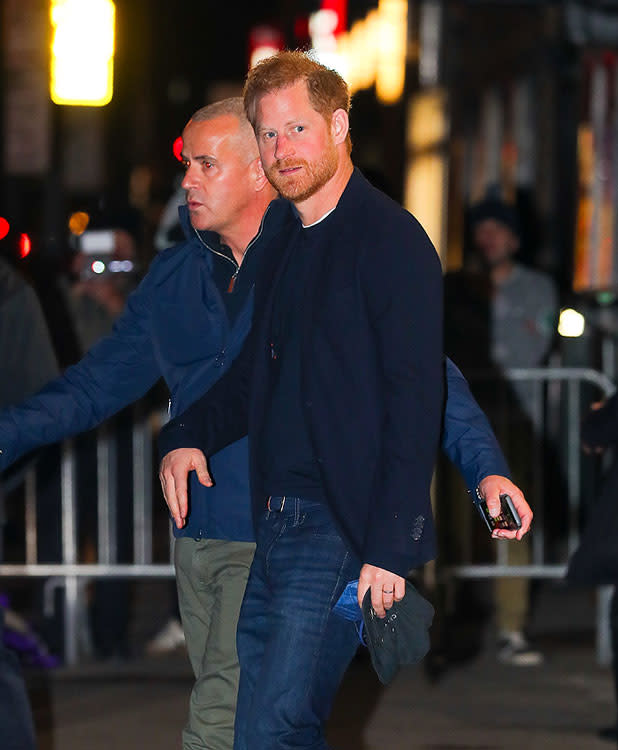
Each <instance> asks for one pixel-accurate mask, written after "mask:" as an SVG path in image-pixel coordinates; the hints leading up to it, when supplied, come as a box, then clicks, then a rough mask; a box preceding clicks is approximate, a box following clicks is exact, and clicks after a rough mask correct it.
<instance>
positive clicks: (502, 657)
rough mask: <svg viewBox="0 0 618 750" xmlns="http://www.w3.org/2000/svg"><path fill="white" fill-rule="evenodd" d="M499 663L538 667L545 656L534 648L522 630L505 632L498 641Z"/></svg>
mask: <svg viewBox="0 0 618 750" xmlns="http://www.w3.org/2000/svg"><path fill="white" fill-rule="evenodd" d="M498 661H501V662H502V663H503V664H512V665H513V666H515V667H537V666H538V665H539V664H542V663H543V654H542V653H541V652H540V651H537V650H536V649H534V648H532V647H531V646H530V644H529V643H528V641H527V640H526V637H525V636H524V634H523V633H522V632H521V631H520V630H511V631H503V632H502V633H500V638H499V639H498Z"/></svg>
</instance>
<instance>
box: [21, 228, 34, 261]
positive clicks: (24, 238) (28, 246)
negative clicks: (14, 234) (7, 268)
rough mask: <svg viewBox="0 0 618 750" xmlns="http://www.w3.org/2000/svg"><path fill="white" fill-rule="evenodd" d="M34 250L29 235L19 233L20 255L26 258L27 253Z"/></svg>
mask: <svg viewBox="0 0 618 750" xmlns="http://www.w3.org/2000/svg"><path fill="white" fill-rule="evenodd" d="M31 250H32V241H31V240H30V237H29V235H27V234H25V233H24V234H20V235H19V257H20V258H25V257H26V256H27V255H30V251H31Z"/></svg>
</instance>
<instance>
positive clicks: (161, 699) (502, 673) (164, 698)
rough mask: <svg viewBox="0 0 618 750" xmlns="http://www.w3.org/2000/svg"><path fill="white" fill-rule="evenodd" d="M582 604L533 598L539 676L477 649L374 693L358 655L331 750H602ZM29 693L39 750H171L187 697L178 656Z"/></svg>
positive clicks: (40, 677) (606, 680)
mask: <svg viewBox="0 0 618 750" xmlns="http://www.w3.org/2000/svg"><path fill="white" fill-rule="evenodd" d="M589 603H590V596H589V595H581V594H568V595H564V593H563V592H556V591H550V592H549V593H545V594H544V596H543V598H542V601H541V602H539V606H538V608H537V611H538V617H537V619H536V621H535V624H534V625H535V631H536V639H537V643H538V644H539V645H541V647H542V649H543V651H544V652H545V656H546V662H545V664H544V665H543V666H540V667H533V668H522V667H508V666H505V665H502V664H499V663H498V662H497V661H496V660H495V658H494V655H493V653H492V652H491V650H490V649H486V650H485V651H484V652H483V653H482V654H481V655H480V656H479V657H477V658H476V659H474V660H471V661H468V662H466V663H461V664H458V665H454V666H451V667H450V668H449V669H447V670H446V672H445V673H444V674H443V675H442V676H441V678H440V679H439V680H437V681H431V680H430V679H429V678H428V676H427V674H426V672H425V670H424V668H423V667H422V666H418V667H411V668H408V669H405V670H403V671H402V672H401V673H400V674H399V675H398V677H397V678H396V679H395V681H394V682H393V683H392V684H391V685H390V686H388V687H387V688H384V687H382V686H381V685H380V683H379V682H378V680H377V678H376V677H375V675H374V673H373V670H372V669H371V665H370V662H369V659H368V657H367V656H366V652H365V655H364V656H363V655H361V656H359V658H357V659H356V660H355V661H354V662H353V664H352V666H351V668H350V671H349V673H348V675H347V677H346V680H345V682H344V685H343V687H342V690H341V692H340V694H339V697H338V700H337V703H336V706H335V709H334V712H333V716H332V720H331V722H330V724H329V738H330V742H331V744H332V746H333V748H334V750H384V748H388V750H472V749H474V750H498V749H500V750H502V749H503V750H522V749H523V750H603V748H605V750H608V748H609V749H610V750H611V747H612V745H611V744H608V743H607V742H604V741H601V740H599V739H598V738H597V736H596V731H597V730H598V728H600V727H603V726H607V725H608V724H610V723H612V721H613V720H614V718H615V707H614V698H613V686H612V682H611V676H610V672H609V669H607V668H604V667H600V666H598V665H597V664H596V660H595V653H594V643H593V632H592V630H591V629H590V627H589V624H590V621H591V614H592V613H591V612H590V608H589ZM584 628H585V629H584ZM28 684H29V688H30V692H31V699H32V703H33V707H34V713H35V723H36V725H37V730H38V735H39V743H40V745H39V750H129V748H130V749H131V750H141V749H142V748H144V749H147V750H172V749H175V748H180V732H181V729H182V726H183V723H184V721H185V716H186V712H187V703H188V698H189V693H190V690H191V685H192V675H191V671H190V667H189V664H188V660H187V657H186V655H185V654H184V653H183V652H176V653H174V654H171V655H166V656H164V657H140V658H138V659H134V660H132V661H130V662H126V663H122V664H115V665H109V664H107V665H100V664H91V665H82V666H80V667H79V668H78V669H73V670H69V669H64V670H58V671H56V672H52V673H42V674H40V673H39V674H36V673H31V674H29V675H28ZM1 745H2V742H1V739H0V747H1ZM264 750H276V748H264Z"/></svg>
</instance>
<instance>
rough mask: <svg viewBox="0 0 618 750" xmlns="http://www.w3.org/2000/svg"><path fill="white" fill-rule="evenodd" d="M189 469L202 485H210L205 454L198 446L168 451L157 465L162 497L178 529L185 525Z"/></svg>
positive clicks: (187, 507) (187, 505)
mask: <svg viewBox="0 0 618 750" xmlns="http://www.w3.org/2000/svg"><path fill="white" fill-rule="evenodd" d="M191 471H195V473H196V474H197V478H198V479H199V481H200V483H201V484H203V485H204V487H212V479H211V477H210V474H209V473H208V467H207V465H206V456H205V455H204V454H203V453H202V451H201V450H199V449H198V448H177V449H176V450H174V451H170V452H169V453H168V454H167V455H165V456H164V457H163V460H162V461H161V465H160V466H159V481H160V482H161V488H162V489H163V497H164V498H165V502H166V503H167V507H168V508H169V510H170V513H171V516H172V518H173V519H174V523H175V524H176V527H177V528H179V529H182V527H183V526H184V525H185V523H186V521H187V515H188V512H189V501H188V495H187V486H188V481H189V472H191Z"/></svg>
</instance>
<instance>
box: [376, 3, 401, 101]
mask: <svg viewBox="0 0 618 750" xmlns="http://www.w3.org/2000/svg"><path fill="white" fill-rule="evenodd" d="M378 11H379V13H380V31H379V37H378V50H379V51H378V56H377V62H378V65H377V69H376V94H377V96H378V99H380V101H382V102H384V103H385V104H394V103H395V102H397V101H399V99H400V98H401V95H402V94H403V85H404V81H405V73H406V46H407V26H408V3H407V1H406V0H380V4H379V6H378Z"/></svg>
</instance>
